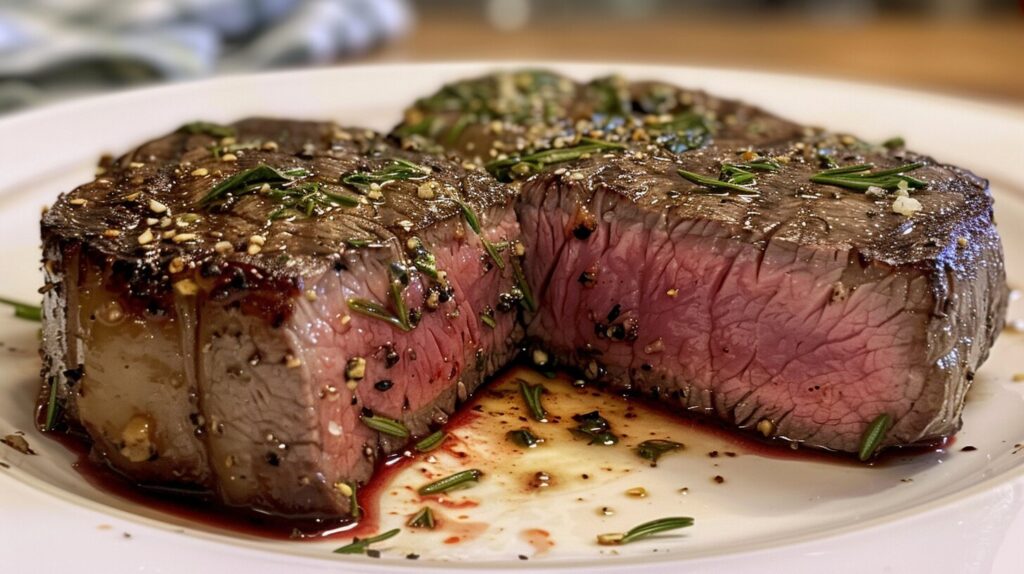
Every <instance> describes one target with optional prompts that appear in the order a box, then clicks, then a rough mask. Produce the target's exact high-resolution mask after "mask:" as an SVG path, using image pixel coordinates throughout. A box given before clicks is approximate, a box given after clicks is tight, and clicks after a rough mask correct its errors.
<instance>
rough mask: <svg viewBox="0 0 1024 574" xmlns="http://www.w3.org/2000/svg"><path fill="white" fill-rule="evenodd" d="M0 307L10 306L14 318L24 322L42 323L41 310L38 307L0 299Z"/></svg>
mask: <svg viewBox="0 0 1024 574" xmlns="http://www.w3.org/2000/svg"><path fill="white" fill-rule="evenodd" d="M0 305H10V306H11V307H12V308H13V309H14V316H15V317H17V318H19V319H25V320H26V321H42V320H43V309H42V307H39V306H38V305H29V304H28V303H21V302H19V301H15V300H13V299H6V298H4V297H0Z"/></svg>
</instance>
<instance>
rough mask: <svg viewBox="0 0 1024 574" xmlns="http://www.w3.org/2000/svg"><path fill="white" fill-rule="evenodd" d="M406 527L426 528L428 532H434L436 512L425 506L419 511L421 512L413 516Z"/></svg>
mask: <svg viewBox="0 0 1024 574" xmlns="http://www.w3.org/2000/svg"><path fill="white" fill-rule="evenodd" d="M405 525H406V526H410V527H412V528H426V529H427V530H433V529H434V525H435V522H434V511H433V510H431V509H430V507H429V506H424V507H423V508H421V509H420V510H419V512H417V513H416V514H413V515H412V516H411V517H410V518H409V521H408V522H406V523H405Z"/></svg>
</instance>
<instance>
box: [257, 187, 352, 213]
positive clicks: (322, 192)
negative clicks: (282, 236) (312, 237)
mask: <svg viewBox="0 0 1024 574" xmlns="http://www.w3.org/2000/svg"><path fill="white" fill-rule="evenodd" d="M267 197H270V198H271V199H273V200H275V201H276V202H278V203H280V204H281V207H280V208H279V209H277V210H275V211H274V212H272V213H271V214H270V219H272V220H276V219H283V218H286V217H312V216H313V215H321V214H323V213H324V212H325V211H326V210H327V209H330V208H331V207H333V206H342V207H355V206H357V205H359V204H360V203H361V202H360V199H359V198H358V197H355V196H353V195H350V194H348V193H346V192H344V191H342V190H340V189H339V190H336V191H329V190H328V189H327V185H326V184H323V183H320V182H318V181H311V182H305V183H299V184H297V185H294V186H286V187H281V188H271V189H270V190H269V191H268V192H267Z"/></svg>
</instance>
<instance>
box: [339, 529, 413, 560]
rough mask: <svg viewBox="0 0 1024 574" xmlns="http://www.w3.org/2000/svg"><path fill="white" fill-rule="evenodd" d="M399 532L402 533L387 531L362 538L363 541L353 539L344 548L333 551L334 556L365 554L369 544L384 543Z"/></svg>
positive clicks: (399, 530) (395, 530) (396, 530)
mask: <svg viewBox="0 0 1024 574" xmlns="http://www.w3.org/2000/svg"><path fill="white" fill-rule="evenodd" d="M401 531H402V529H401V528H395V529H394V530H388V531H387V532H385V533H383V534H378V535H376V536H371V537H369V538H363V539H359V538H353V539H352V542H351V543H350V544H347V545H345V546H342V547H341V548H337V549H335V550H334V553H335V554H366V550H367V549H368V548H369V546H370V545H371V544H376V543H377V542H383V541H385V540H387V539H389V538H394V537H395V536H398V533H399V532H401Z"/></svg>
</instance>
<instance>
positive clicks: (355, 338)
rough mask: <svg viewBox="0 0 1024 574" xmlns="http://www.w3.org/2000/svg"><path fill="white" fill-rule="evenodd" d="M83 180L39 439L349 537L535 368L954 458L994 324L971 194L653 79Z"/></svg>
mask: <svg viewBox="0 0 1024 574" xmlns="http://www.w3.org/2000/svg"><path fill="white" fill-rule="evenodd" d="M446 155H451V156H452V157H450V158H446V157H445V156H446ZM101 168H102V171H103V172H104V173H101V174H100V175H99V176H98V177H97V179H96V180H95V181H93V182H92V183H89V184H86V185H84V186H82V187H80V188H78V189H76V190H74V191H73V192H71V193H69V194H66V195H64V196H62V197H61V198H60V199H59V200H58V201H57V203H56V204H55V205H54V207H53V208H52V209H50V210H49V212H48V213H47V214H45V216H44V218H43V243H44V270H45V272H46V280H47V287H46V289H45V293H46V295H45V302H44V331H43V354H44V370H43V375H44V386H43V389H42V392H41V396H40V407H41V411H42V412H43V413H44V416H43V417H42V418H43V423H42V424H43V426H44V427H48V428H52V427H54V426H59V425H61V424H65V423H66V424H68V425H70V426H74V427H81V428H83V429H84V430H85V431H86V432H87V433H88V435H89V437H90V438H91V440H92V442H93V454H94V456H95V457H96V458H98V459H99V460H101V461H103V462H105V463H106V464H109V465H110V466H112V467H113V468H115V469H116V470H118V471H120V472H122V473H124V474H126V475H128V476H130V477H131V478H133V479H135V480H137V481H139V482H144V483H158V484H174V485H189V486H195V487H198V488H202V489H206V490H208V491H211V492H213V493H215V494H216V496H217V497H219V499H220V500H222V501H224V502H225V503H227V504H230V505H236V506H243V507H248V508H254V509H257V510H264V511H271V512H276V513H281V514H287V515H291V516H312V517H322V516H334V517H338V516H353V515H354V514H355V513H357V512H358V502H357V500H358V494H357V491H358V488H359V487H360V486H361V485H363V484H365V482H366V480H367V479H368V478H369V477H370V476H371V474H372V473H373V471H374V467H375V464H376V462H377V461H379V460H380V458H381V457H382V456H384V455H387V454H389V453H393V452H396V451H398V450H399V449H403V448H412V447H411V446H410V445H412V444H414V443H415V442H416V441H418V440H420V439H422V438H423V437H426V436H428V435H430V434H431V433H433V432H435V431H436V430H437V429H438V427H439V426H440V425H442V424H443V423H444V422H445V421H446V419H447V417H448V416H449V415H450V414H451V413H452V412H453V411H454V410H455V409H456V408H457V406H458V404H459V402H460V401H463V400H465V399H466V398H467V397H468V396H469V395H470V394H471V393H472V392H473V391H474V389H475V388H476V387H477V386H478V385H479V384H481V382H482V381H483V380H484V379H485V378H486V377H487V376H488V375H490V374H491V373H493V372H494V371H495V370H496V369H498V368H500V367H501V366H502V365H504V364H506V363H508V362H509V361H511V360H512V358H513V357H514V355H515V354H516V352H517V350H518V349H519V348H520V347H521V346H527V345H541V346H543V347H544V348H546V349H547V350H548V351H549V354H550V356H551V357H552V358H553V360H554V361H555V362H557V363H558V364H560V365H562V366H567V367H570V368H573V369H576V370H577V371H578V372H579V373H580V374H581V376H583V377H586V378H587V379H590V380H592V381H595V382H598V383H600V384H602V385H605V386H608V387H609V388H611V389H614V390H616V391H627V392H630V393H633V394H639V395H641V396H645V397H651V398H653V399H656V400H660V401H662V402H665V403H667V404H669V405H672V406H674V407H676V408H678V409H680V410H688V411H696V412H700V413H706V414H709V415H711V416H713V417H716V418H718V419H720V420H722V421H725V422H726V423H728V424H731V425H734V426H737V427H740V428H756V429H757V430H758V431H759V432H761V433H763V434H765V435H767V436H770V437H773V438H776V439H780V440H786V441H791V442H793V443H797V444H800V445H806V446H809V447H815V448H823V449H831V450H836V451H843V452H856V451H857V450H858V449H859V448H860V447H861V446H862V445H861V441H862V439H861V437H862V435H863V434H864V432H865V430H866V429H867V428H869V427H870V426H871V425H872V423H873V422H875V421H878V420H880V418H881V417H885V418H887V419H888V420H891V421H892V423H893V424H892V427H891V429H890V430H888V432H886V433H885V434H884V438H883V440H882V442H881V444H880V445H878V446H880V447H886V446H895V445H911V444H917V443H921V442H926V441H930V440H934V439H937V438H941V437H944V436H948V435H950V434H952V433H954V432H955V431H956V430H957V429H958V427H959V425H960V413H961V409H962V408H963V404H964V400H965V396H966V392H967V390H968V388H969V386H970V383H971V380H972V378H973V376H974V373H975V372H976V370H977V369H978V367H979V366H980V365H981V363H982V362H983V361H984V360H985V358H986V356H987V354H988V351H989V348H990V347H991V345H992V343H993V341H994V339H995V337H996V335H997V334H998V332H999V331H1000V329H1001V327H1002V323H1003V315H1004V311H1005V305H1006V297H1007V288H1006V284H1005V276H1004V270H1003V262H1002V252H1001V246H1000V241H999V237H998V235H997V233H996V230H995V226H994V222H993V217H992V198H991V196H990V194H989V192H988V189H987V182H985V181H984V180H982V179H980V178H978V177H976V176H974V175H973V174H971V173H969V172H967V171H965V170H962V169H959V168H956V167H952V166H948V165H944V164H941V163H939V162H936V161H934V160H932V159H931V158H928V157H924V156H921V155H918V154H915V153H912V152H909V151H907V150H905V149H903V147H902V146H901V145H892V146H889V147H884V146H876V145H871V144H868V143H866V142H863V141H861V140H858V139H857V138H854V137H851V136H847V135H840V134H832V133H829V132H826V131H824V130H820V129H813V128H808V127H805V126H801V125H799V124H796V123H793V122H790V121H788V120H785V119H782V118H779V117H777V116H774V115H771V114H768V113H766V112H764V111H762V110H760V109H758V108H755V107H752V106H748V105H745V104H742V103H740V102H736V101H731V100H726V99H721V98H717V97H714V96H711V95H708V94H706V93H703V92H697V91H691V90H684V89H680V88H676V87H673V86H667V85H664V84H660V83H653V82H643V83H629V82H624V81H622V80H620V79H618V78H601V79H598V80H594V81H591V82H588V83H583V84H578V83H575V82H572V81H570V80H568V79H566V78H562V77H560V76H557V75H555V74H552V73H548V72H543V71H530V72H520V73H513V74H496V75H492V76H488V77H484V78H477V79H472V80H466V81H463V82H458V83H456V84H453V85H451V86H447V87H445V88H444V89H442V90H441V91H440V92H439V93H438V94H435V95H433V96H430V97H427V98H423V99H421V100H419V101H418V102H416V103H415V104H414V106H413V107H411V108H410V109H409V110H408V111H407V113H406V121H405V122H404V123H403V124H401V125H400V126H398V127H397V128H396V129H395V130H394V132H393V133H392V134H391V135H390V136H389V137H384V136H380V135H378V134H375V133H373V132H369V131H366V130H361V129H351V128H341V127H338V126H336V125H333V124H328V123H317V122H296V121H283V120H267V119H253V120H246V121H242V122H239V123H236V124H233V125H230V126H220V125H213V124H203V123H197V124H190V125H188V126H185V127H184V128H182V129H181V130H179V131H177V132H175V133H173V134H170V135H168V136H165V137H163V138H160V139H157V140H155V141H152V142H149V143H147V144H144V145H142V146H141V147H139V148H137V149H136V150H133V151H132V152H130V153H128V154H127V155H125V156H123V157H121V158H119V159H117V160H116V161H115V160H107V161H105V162H104V163H103V164H102V166H101Z"/></svg>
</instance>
